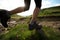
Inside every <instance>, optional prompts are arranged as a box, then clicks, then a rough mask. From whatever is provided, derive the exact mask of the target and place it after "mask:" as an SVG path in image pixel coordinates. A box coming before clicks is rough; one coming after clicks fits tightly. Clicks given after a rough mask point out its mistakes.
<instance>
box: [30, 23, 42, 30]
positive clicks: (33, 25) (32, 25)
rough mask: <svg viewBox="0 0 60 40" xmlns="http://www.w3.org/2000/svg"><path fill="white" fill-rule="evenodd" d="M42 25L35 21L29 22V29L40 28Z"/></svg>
mask: <svg viewBox="0 0 60 40" xmlns="http://www.w3.org/2000/svg"><path fill="white" fill-rule="evenodd" d="M41 27H42V26H39V25H38V24H37V23H36V22H32V23H30V24H29V30H34V29H36V30H37V29H41Z"/></svg>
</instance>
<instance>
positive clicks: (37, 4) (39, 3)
mask: <svg viewBox="0 0 60 40" xmlns="http://www.w3.org/2000/svg"><path fill="white" fill-rule="evenodd" d="M34 1H35V4H36V7H35V9H34V12H33V15H32V19H31V22H33V21H36V19H37V16H38V14H39V12H40V9H41V2H42V0H34Z"/></svg>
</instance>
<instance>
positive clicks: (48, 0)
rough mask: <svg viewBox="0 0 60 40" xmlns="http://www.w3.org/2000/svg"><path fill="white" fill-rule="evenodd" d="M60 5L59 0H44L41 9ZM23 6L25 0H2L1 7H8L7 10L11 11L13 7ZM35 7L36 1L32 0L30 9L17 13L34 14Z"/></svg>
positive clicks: (23, 14)
mask: <svg viewBox="0 0 60 40" xmlns="http://www.w3.org/2000/svg"><path fill="white" fill-rule="evenodd" d="M13 2H14V3H13ZM59 5H60V1H59V0H42V7H41V9H44V8H49V7H54V6H59ZM21 6H25V5H24V0H0V9H6V10H9V11H10V10H13V9H15V8H17V7H21ZM34 8H35V3H34V0H32V1H31V6H30V9H29V10H28V11H25V12H22V13H18V14H17V15H20V16H29V15H32V14H33V10H34Z"/></svg>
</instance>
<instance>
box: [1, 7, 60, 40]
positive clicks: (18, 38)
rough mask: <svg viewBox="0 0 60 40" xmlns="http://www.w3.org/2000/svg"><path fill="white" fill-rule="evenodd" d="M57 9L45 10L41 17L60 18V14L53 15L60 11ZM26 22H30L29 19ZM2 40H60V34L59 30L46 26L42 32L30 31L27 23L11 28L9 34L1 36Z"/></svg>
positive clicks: (17, 17)
mask: <svg viewBox="0 0 60 40" xmlns="http://www.w3.org/2000/svg"><path fill="white" fill-rule="evenodd" d="M55 8H56V9H55ZM55 8H51V9H50V8H49V9H43V10H42V11H41V13H40V14H39V16H47V15H48V16H51V15H52V16H53V15H54V16H60V14H59V13H58V14H55V13H53V12H54V11H56V10H58V9H59V8H58V7H55ZM53 10H54V11H53ZM58 11H59V10H58ZM12 18H14V19H15V18H16V20H17V19H19V18H21V17H19V16H16V15H13V16H12ZM29 18H30V17H29ZM25 21H26V22H27V21H29V19H28V18H27V19H26V20H25ZM0 40H60V32H58V31H57V29H54V28H52V27H46V26H44V27H43V28H42V30H40V31H36V30H32V31H30V30H28V24H27V23H24V24H21V23H20V24H19V23H18V24H17V25H16V26H15V27H14V28H11V29H10V30H9V32H8V33H6V34H1V35H0Z"/></svg>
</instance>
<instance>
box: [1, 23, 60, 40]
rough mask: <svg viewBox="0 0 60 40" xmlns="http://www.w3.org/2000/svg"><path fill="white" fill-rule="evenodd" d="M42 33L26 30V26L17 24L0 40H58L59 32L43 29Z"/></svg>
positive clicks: (59, 39)
mask: <svg viewBox="0 0 60 40" xmlns="http://www.w3.org/2000/svg"><path fill="white" fill-rule="evenodd" d="M42 31H43V32H42V33H41V32H40V33H39V32H38V31H35V30H33V31H30V30H28V25H27V24H17V25H16V27H15V28H12V29H11V30H9V32H8V33H7V34H3V35H0V37H1V38H0V40H40V39H41V40H44V39H45V38H47V39H48V40H60V34H59V33H60V32H57V31H56V29H53V28H49V27H43V28H42Z"/></svg>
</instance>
